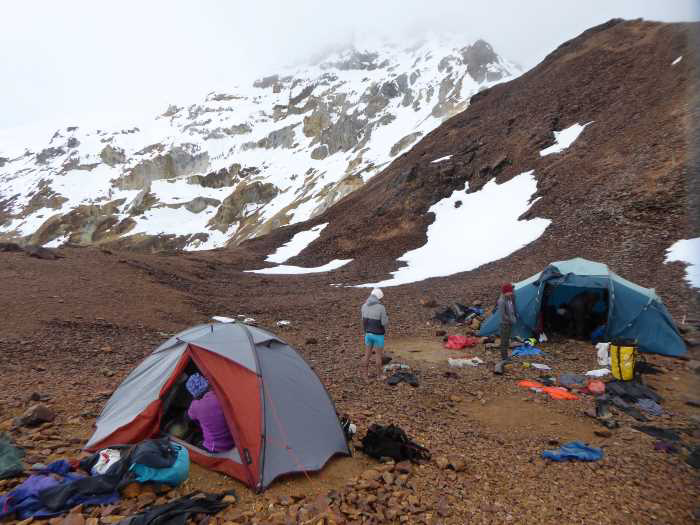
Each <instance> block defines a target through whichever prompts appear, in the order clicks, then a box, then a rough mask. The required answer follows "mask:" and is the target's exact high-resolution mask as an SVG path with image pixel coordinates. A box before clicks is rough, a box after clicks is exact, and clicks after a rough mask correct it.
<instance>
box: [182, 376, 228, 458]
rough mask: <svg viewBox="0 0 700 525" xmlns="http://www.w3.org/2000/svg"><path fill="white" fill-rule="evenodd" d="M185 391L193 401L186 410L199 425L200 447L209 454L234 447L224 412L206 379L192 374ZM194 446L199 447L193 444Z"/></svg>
mask: <svg viewBox="0 0 700 525" xmlns="http://www.w3.org/2000/svg"><path fill="white" fill-rule="evenodd" d="M186 387H187V391H188V392H189V393H190V394H192V397H193V398H194V400H193V401H192V404H191V405H190V408H189V409H188V410H187V416H188V417H189V418H190V419H191V420H192V421H196V422H197V423H199V426H200V427H201V428H202V434H203V440H202V443H201V447H202V448H205V449H206V450H208V451H209V452H224V451H226V450H231V449H232V448H234V447H235V443H234V441H233V436H232V435H231V431H230V430H229V427H228V423H227V422H226V417H225V416H224V411H223V409H222V408H221V403H219V398H217V397H216V394H215V393H214V391H213V390H211V387H210V386H209V382H208V381H207V380H206V378H205V377H204V376H203V375H202V374H200V373H195V374H192V375H191V376H190V377H189V378H188V379H187V383H186ZM195 445H198V446H199V445H200V444H199V443H195Z"/></svg>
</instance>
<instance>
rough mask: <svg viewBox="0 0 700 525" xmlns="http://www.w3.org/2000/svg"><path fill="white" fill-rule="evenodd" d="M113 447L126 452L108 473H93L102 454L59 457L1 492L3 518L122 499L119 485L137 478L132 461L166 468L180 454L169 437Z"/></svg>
mask: <svg viewBox="0 0 700 525" xmlns="http://www.w3.org/2000/svg"><path fill="white" fill-rule="evenodd" d="M112 448H119V449H121V450H122V451H123V452H122V455H121V458H120V459H119V460H117V461H116V462H114V463H113V464H112V465H111V466H110V467H109V468H108V469H107V471H106V472H105V473H104V474H99V475H92V476H91V475H89V473H90V471H91V469H92V467H93V466H94V465H95V464H96V463H97V461H98V460H99V455H98V454H93V455H92V456H90V457H88V458H86V459H85V460H83V461H81V462H80V463H77V462H75V461H74V462H69V461H67V460H59V461H54V462H53V463H51V464H49V465H47V466H45V467H43V468H41V469H39V470H38V471H37V472H36V474H34V475H32V476H30V477H29V478H28V479H27V480H25V481H24V482H23V483H22V484H21V485H19V486H17V487H16V488H15V489H14V490H12V491H11V492H9V493H8V494H6V495H4V496H0V519H2V518H5V517H6V516H9V515H12V514H14V515H15V516H16V518H17V519H20V520H23V519H27V518H29V517H47V516H56V515H58V514H61V513H63V512H65V511H67V510H70V509H71V508H73V507H75V506H77V505H106V504H109V503H114V502H115V501H117V500H118V499H119V489H121V488H122V487H124V486H125V485H127V484H128V483H130V482H132V481H134V479H135V478H134V473H133V472H132V471H131V466H132V465H135V464H139V465H145V466H147V467H152V468H157V469H161V468H166V467H170V466H172V465H173V464H174V463H175V460H176V459H177V455H178V453H177V449H176V448H175V447H174V446H173V445H172V443H171V442H170V440H169V439H168V438H162V439H153V440H147V441H144V442H142V443H139V444H138V445H133V446H121V447H112ZM78 470H83V471H84V472H87V473H88V474H87V475H85V474H81V473H78V472H77V471H78Z"/></svg>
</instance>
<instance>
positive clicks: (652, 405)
mask: <svg viewBox="0 0 700 525" xmlns="http://www.w3.org/2000/svg"><path fill="white" fill-rule="evenodd" d="M636 406H637V408H639V409H640V410H641V411H642V412H644V413H646V414H649V415H651V416H656V417H658V416H660V415H661V414H662V413H663V410H662V409H661V405H659V404H658V403H657V402H656V401H652V400H651V399H648V398H642V399H639V400H638V401H637V404H636Z"/></svg>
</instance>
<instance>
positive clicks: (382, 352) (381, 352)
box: [374, 347, 384, 379]
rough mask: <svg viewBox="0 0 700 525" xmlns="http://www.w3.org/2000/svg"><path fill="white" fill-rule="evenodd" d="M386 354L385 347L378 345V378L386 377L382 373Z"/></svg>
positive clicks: (376, 361)
mask: <svg viewBox="0 0 700 525" xmlns="http://www.w3.org/2000/svg"><path fill="white" fill-rule="evenodd" d="M383 356H384V349H383V348H380V347H376V348H375V349H374V359H375V361H374V362H375V363H376V364H377V379H384V375H383V374H382V357H383Z"/></svg>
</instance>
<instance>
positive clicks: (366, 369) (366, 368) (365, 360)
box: [362, 345, 372, 379]
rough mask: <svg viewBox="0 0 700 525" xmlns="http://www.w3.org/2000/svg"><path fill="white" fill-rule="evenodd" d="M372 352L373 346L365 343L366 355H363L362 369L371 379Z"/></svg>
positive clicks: (366, 376) (367, 377)
mask: <svg viewBox="0 0 700 525" xmlns="http://www.w3.org/2000/svg"><path fill="white" fill-rule="evenodd" d="M371 353H372V347H371V346H369V345H365V355H364V356H362V369H363V370H364V372H365V378H366V379H369V357H370V354H371Z"/></svg>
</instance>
